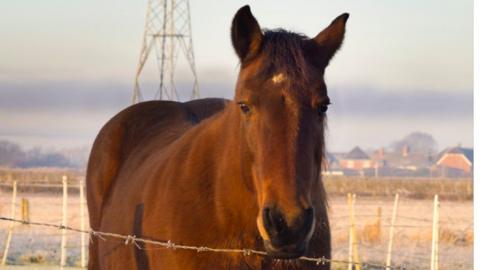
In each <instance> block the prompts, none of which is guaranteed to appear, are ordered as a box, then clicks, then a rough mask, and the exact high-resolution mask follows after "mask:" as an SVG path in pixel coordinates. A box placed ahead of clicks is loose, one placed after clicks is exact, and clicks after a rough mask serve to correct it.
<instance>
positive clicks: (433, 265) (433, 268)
mask: <svg viewBox="0 0 480 270" xmlns="http://www.w3.org/2000/svg"><path fill="white" fill-rule="evenodd" d="M438 206H439V203H438V195H435V197H434V199H433V222H432V254H431V261H430V270H438V236H439V231H438V216H439V215H438Z"/></svg>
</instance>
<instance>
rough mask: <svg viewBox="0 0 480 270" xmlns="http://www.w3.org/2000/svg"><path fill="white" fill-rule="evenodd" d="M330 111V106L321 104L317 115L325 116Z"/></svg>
mask: <svg viewBox="0 0 480 270" xmlns="http://www.w3.org/2000/svg"><path fill="white" fill-rule="evenodd" d="M327 110H328V105H326V104H320V105H318V106H317V113H318V114H319V115H323V114H324V113H326V112H327Z"/></svg>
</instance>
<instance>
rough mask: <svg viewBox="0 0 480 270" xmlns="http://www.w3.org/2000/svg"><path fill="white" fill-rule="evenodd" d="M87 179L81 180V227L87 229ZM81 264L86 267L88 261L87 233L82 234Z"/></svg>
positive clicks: (83, 229)
mask: <svg viewBox="0 0 480 270" xmlns="http://www.w3.org/2000/svg"><path fill="white" fill-rule="evenodd" d="M84 185H85V181H84V180H83V179H82V180H81V181H80V185H79V188H80V229H81V230H82V231H85V197H84V196H85V195H84V188H85V186H84ZM80 237H81V238H80V246H81V247H80V248H81V250H80V266H81V267H82V268H85V267H86V266H87V261H86V250H85V248H86V246H85V234H84V233H82V234H80Z"/></svg>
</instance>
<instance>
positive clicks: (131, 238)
mask: <svg viewBox="0 0 480 270" xmlns="http://www.w3.org/2000/svg"><path fill="white" fill-rule="evenodd" d="M0 220H3V221H10V222H16V223H24V224H29V225H34V226H42V227H49V228H56V229H61V230H67V231H73V232H77V233H84V234H88V235H90V238H91V239H92V238H93V237H98V238H100V239H102V240H104V241H107V238H114V239H120V240H123V241H124V243H125V245H129V244H133V245H134V246H135V247H137V248H138V249H145V248H142V247H141V246H140V245H139V243H144V244H151V245H157V246H160V247H162V248H167V249H173V250H175V249H183V250H192V251H196V252H217V253H239V254H243V255H244V256H251V255H257V256H267V255H268V254H267V252H266V251H261V250H255V249H249V248H211V247H198V246H188V245H182V244H175V243H173V242H172V241H170V240H168V241H157V240H151V239H145V238H139V237H136V236H135V235H122V234H117V233H111V232H101V231H95V230H81V229H77V228H73V227H70V226H64V225H57V224H51V223H42V222H34V221H25V220H19V219H13V218H8V217H2V216H0ZM298 260H302V261H308V262H313V263H315V264H317V265H324V264H326V263H329V262H330V263H339V264H349V263H352V264H353V265H360V266H370V267H375V268H381V269H391V270H393V269H399V267H395V266H385V265H382V264H373V263H357V262H349V261H346V260H337V259H327V258H325V257H319V258H313V257H307V256H301V257H299V258H298Z"/></svg>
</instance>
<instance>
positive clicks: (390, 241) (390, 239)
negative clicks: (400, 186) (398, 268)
mask: <svg viewBox="0 0 480 270" xmlns="http://www.w3.org/2000/svg"><path fill="white" fill-rule="evenodd" d="M397 207H398V193H397V194H395V201H394V202H393V211H392V220H391V222H390V233H389V235H388V251H387V261H386V264H385V269H386V270H388V269H390V267H391V262H392V247H393V233H394V229H395V222H396V219H397Z"/></svg>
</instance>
